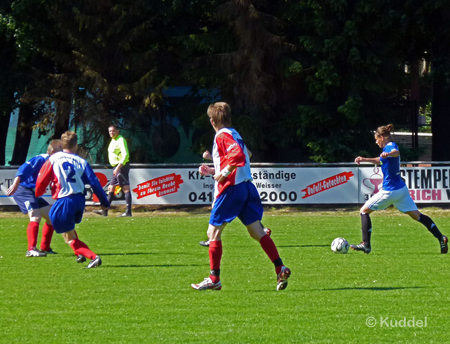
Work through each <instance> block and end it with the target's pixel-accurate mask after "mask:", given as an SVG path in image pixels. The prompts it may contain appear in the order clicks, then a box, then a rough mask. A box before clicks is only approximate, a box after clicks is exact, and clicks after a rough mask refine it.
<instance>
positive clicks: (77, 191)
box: [36, 131, 109, 269]
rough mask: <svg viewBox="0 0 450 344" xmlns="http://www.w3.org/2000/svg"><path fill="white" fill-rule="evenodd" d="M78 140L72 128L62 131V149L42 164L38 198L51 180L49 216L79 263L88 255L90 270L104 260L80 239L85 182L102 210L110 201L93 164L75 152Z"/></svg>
mask: <svg viewBox="0 0 450 344" xmlns="http://www.w3.org/2000/svg"><path fill="white" fill-rule="evenodd" d="M77 140H78V137H77V134H76V133H75V132H73V131H66V132H65V133H64V134H62V136H61V143H62V148H63V151H62V152H59V153H56V154H54V155H52V156H51V157H50V158H49V160H48V161H47V162H46V163H45V164H44V166H42V168H41V171H40V173H39V176H38V178H37V181H36V197H39V196H41V195H42V194H44V192H45V189H46V188H47V186H48V184H50V183H51V189H52V197H53V198H54V199H55V200H56V202H55V204H53V207H52V208H51V210H50V213H49V215H50V219H51V220H52V223H53V226H54V228H55V231H56V233H59V234H62V235H63V238H64V240H65V242H66V243H67V244H68V245H69V246H70V247H71V248H72V250H73V252H74V253H75V255H76V256H78V258H77V261H78V262H83V261H86V258H89V259H91V261H90V263H89V264H88V266H87V268H88V269H90V268H95V267H98V266H100V265H101V264H102V260H101V258H100V257H99V256H98V255H96V254H95V253H94V252H92V251H91V250H90V249H89V247H88V246H87V245H86V244H85V243H84V242H82V241H81V240H80V239H78V236H77V233H76V232H75V224H76V223H80V222H81V219H82V218H83V212H84V207H85V197H84V192H85V185H86V184H89V185H91V187H92V189H93V190H94V193H95V194H96V195H97V197H98V199H99V200H100V203H101V205H102V209H108V207H109V202H108V199H107V198H106V194H105V192H104V191H103V189H102V187H101V185H100V182H99V181H98V179H97V176H96V175H95V173H94V171H93V170H92V168H91V166H90V165H89V164H88V163H87V162H86V160H84V159H83V158H81V157H79V156H78V155H76V152H77V148H78V144H77ZM83 258H84V259H83Z"/></svg>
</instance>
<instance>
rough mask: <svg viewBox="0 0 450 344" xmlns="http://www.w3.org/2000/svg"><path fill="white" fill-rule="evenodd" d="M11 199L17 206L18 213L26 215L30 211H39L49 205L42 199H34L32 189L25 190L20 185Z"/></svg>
mask: <svg viewBox="0 0 450 344" xmlns="http://www.w3.org/2000/svg"><path fill="white" fill-rule="evenodd" d="M13 198H14V201H16V203H17V205H18V206H19V208H20V211H21V212H22V213H24V214H28V213H29V212H30V211H33V210H35V209H41V208H44V207H46V206H48V205H49V204H48V202H47V201H46V200H45V199H43V198H42V197H36V195H35V193H34V189H30V188H26V187H24V186H22V185H19V187H18V188H17V190H16V192H15V193H14V195H13Z"/></svg>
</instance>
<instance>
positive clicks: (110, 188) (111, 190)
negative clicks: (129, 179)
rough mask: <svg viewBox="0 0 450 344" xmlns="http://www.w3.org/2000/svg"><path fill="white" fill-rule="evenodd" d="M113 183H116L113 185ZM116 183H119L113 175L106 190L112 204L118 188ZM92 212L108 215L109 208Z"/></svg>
mask: <svg viewBox="0 0 450 344" xmlns="http://www.w3.org/2000/svg"><path fill="white" fill-rule="evenodd" d="M113 183H116V184H115V185H113ZM116 185H119V184H118V183H117V178H116V176H114V175H113V176H112V178H111V180H110V182H109V185H108V190H107V192H106V197H107V199H108V202H109V204H112V201H113V199H114V189H115V188H116ZM92 212H93V213H94V214H97V215H102V216H108V210H105V209H98V210H93V211H92Z"/></svg>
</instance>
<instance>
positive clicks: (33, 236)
mask: <svg viewBox="0 0 450 344" xmlns="http://www.w3.org/2000/svg"><path fill="white" fill-rule="evenodd" d="M38 232H39V223H37V222H29V223H28V226H27V239H28V251H30V250H33V249H36V244H37V237H38Z"/></svg>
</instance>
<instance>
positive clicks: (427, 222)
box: [417, 214, 442, 241]
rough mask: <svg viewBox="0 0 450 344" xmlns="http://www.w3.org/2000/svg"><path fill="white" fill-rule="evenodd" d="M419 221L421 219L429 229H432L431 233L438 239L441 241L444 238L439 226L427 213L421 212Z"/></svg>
mask: <svg viewBox="0 0 450 344" xmlns="http://www.w3.org/2000/svg"><path fill="white" fill-rule="evenodd" d="M417 221H419V222H420V223H421V224H423V225H424V226H425V227H427V229H428V230H429V231H430V233H431V234H433V235H434V236H435V238H436V239H438V240H439V241H441V240H442V233H441V231H440V230H439V229H438V228H437V226H436V225H435V223H434V222H433V220H432V219H431V218H429V217H428V216H427V215H424V214H420V216H419V219H418V220H417Z"/></svg>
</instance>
